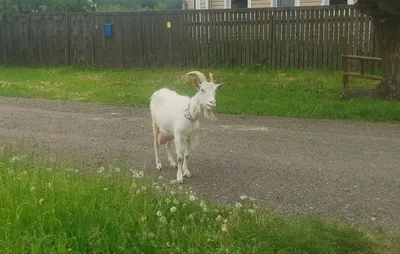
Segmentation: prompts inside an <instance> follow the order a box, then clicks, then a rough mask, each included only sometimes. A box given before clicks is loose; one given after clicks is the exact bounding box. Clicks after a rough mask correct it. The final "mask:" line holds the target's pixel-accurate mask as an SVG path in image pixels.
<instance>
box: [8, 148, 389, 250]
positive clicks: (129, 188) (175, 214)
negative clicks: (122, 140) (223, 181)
mask: <svg viewBox="0 0 400 254" xmlns="http://www.w3.org/2000/svg"><path fill="white" fill-rule="evenodd" d="M0 186H1V188H0V197H1V202H0V227H1V230H0V252H1V253H324V254H329V253H390V251H393V252H392V253H394V248H395V247H393V246H395V245H389V244H393V243H392V242H391V241H390V240H388V239H385V241H383V240H382V238H381V237H376V236H372V235H368V234H366V233H364V232H361V231H359V230H357V229H354V228H350V227H346V226H343V225H340V224H337V223H334V222H327V221H323V220H321V219H318V218H312V217H295V216H286V215H285V216H284V215H280V214H277V213H270V212H266V211H264V210H262V209H261V208H258V207H257V206H256V205H255V204H253V203H252V201H251V199H250V198H248V197H246V196H242V197H241V198H240V199H239V198H238V200H239V202H238V203H237V204H236V205H234V206H231V207H221V206H218V205H215V204H211V203H208V202H206V201H204V200H202V199H201V197H198V196H196V195H195V194H193V193H190V192H185V191H184V190H182V189H181V188H179V187H178V188H175V187H174V188H167V187H166V186H165V185H163V184H161V183H160V182H151V181H149V179H146V177H144V174H143V173H141V172H140V171H139V172H137V171H131V172H129V171H123V170H121V169H119V168H116V167H113V166H107V167H105V168H103V167H102V168H99V169H93V170H92V171H91V172H89V173H83V172H82V171H81V170H80V169H65V168H60V167H58V166H57V164H55V163H50V162H49V163H33V162H32V161H31V160H29V158H25V157H23V156H21V155H18V154H15V152H13V153H10V151H5V152H3V154H1V155H0Z"/></svg>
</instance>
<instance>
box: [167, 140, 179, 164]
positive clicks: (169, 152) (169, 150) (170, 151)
mask: <svg viewBox="0 0 400 254" xmlns="http://www.w3.org/2000/svg"><path fill="white" fill-rule="evenodd" d="M172 145H173V143H172V140H171V141H168V142H167V155H168V161H169V165H170V166H171V167H173V168H176V167H177V164H176V162H175V160H174V157H173V155H172V154H173V147H172Z"/></svg>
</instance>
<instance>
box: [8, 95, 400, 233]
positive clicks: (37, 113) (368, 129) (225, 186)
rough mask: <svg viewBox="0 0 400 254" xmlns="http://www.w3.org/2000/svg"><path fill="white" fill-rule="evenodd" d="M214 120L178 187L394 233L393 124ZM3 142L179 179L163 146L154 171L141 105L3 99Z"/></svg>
mask: <svg viewBox="0 0 400 254" xmlns="http://www.w3.org/2000/svg"><path fill="white" fill-rule="evenodd" d="M217 116H218V117H219V121H218V122H208V121H204V122H203V123H202V125H201V132H200V140H199V141H200V142H199V145H198V147H197V148H196V153H195V154H193V155H192V156H191V160H190V162H189V169H190V170H191V173H192V178H191V179H186V178H185V179H184V183H183V186H190V187H191V188H192V189H193V190H194V191H196V192H197V193H198V194H200V195H202V196H204V197H205V198H208V199H210V200H213V201H217V202H220V203H230V202H235V201H237V200H239V196H240V195H242V194H245V195H247V196H249V197H254V198H255V199H256V201H258V202H260V204H263V205H265V206H266V207H267V208H269V209H273V210H279V211H282V212H288V213H313V214H318V215H321V216H328V217H334V218H338V219H340V220H342V221H344V222H346V223H349V224H356V225H358V226H362V227H365V228H367V229H376V227H380V226H384V227H388V228H389V229H393V230H399V229H400V216H398V212H399V211H400V198H399V197H400V167H399V163H400V156H399V152H400V124H387V123H368V122H358V121H330V120H309V119H293V118H277V117H258V116H257V117H256V116H239V115H235V116H232V115H220V114H219V115H217ZM0 142H1V144H3V145H18V144H21V142H22V143H23V145H24V147H25V148H26V149H30V150H31V151H34V152H36V153H43V152H46V153H50V154H55V155H57V156H59V158H62V159H67V158H69V159H70V158H74V159H75V160H78V161H81V162H84V163H85V164H87V165H96V166H97V165H102V164H103V163H106V162H108V161H109V160H110V159H115V158H116V159H118V158H119V159H121V158H122V159H123V161H124V166H127V167H130V168H137V169H141V170H144V171H145V173H151V174H153V175H155V176H158V175H162V176H163V178H164V179H168V180H173V179H175V178H176V170H171V169H169V168H168V167H166V166H167V165H168V164H167V162H168V161H167V157H166V153H165V149H164V148H163V149H162V150H161V153H160V154H161V157H162V162H163V165H164V170H163V171H161V172H157V171H156V169H155V161H154V154H153V149H152V131H151V120H150V114H149V110H148V109H139V108H128V107H111V106H103V105H94V104H83V103H70V102H59V101H51V100H39V99H20V98H4V97H0ZM75 163H76V162H75Z"/></svg>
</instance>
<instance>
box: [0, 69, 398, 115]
mask: <svg viewBox="0 0 400 254" xmlns="http://www.w3.org/2000/svg"><path fill="white" fill-rule="evenodd" d="M187 71H189V70H93V69H74V68H69V67H68V68H67V67H66V68H0V77H1V78H0V96H15V97H33V98H46V99H56V100H68V101H79V102H91V103H100V104H108V105H120V106H138V107H148V99H149V97H150V96H151V94H152V93H153V92H154V91H155V90H156V89H159V88H161V87H168V88H171V89H175V90H176V91H178V92H180V93H183V94H185V95H194V93H195V91H194V89H193V87H192V86H191V85H190V84H188V83H185V82H183V81H182V79H181V77H182V75H183V74H184V73H186V72H187ZM202 71H204V73H208V70H202ZM212 72H213V74H214V75H215V77H216V79H217V81H218V82H225V83H227V87H226V88H225V89H224V90H222V91H220V92H219V93H218V95H217V100H218V106H217V109H216V111H217V112H219V113H229V114H251V115H267V116H288V117H307V118H326V119H357V120H369V121H399V120H400V104H399V103H396V102H388V101H378V100H367V99H357V100H343V99H342V78H341V75H340V73H339V72H333V71H312V70H244V69H218V70H212ZM350 83H351V86H352V87H372V86H375V85H376V82H374V81H369V80H365V79H357V78H350Z"/></svg>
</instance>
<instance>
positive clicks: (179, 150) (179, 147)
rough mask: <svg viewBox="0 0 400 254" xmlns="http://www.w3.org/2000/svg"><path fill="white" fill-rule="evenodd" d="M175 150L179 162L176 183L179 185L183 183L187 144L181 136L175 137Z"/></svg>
mask: <svg viewBox="0 0 400 254" xmlns="http://www.w3.org/2000/svg"><path fill="white" fill-rule="evenodd" d="M175 149H176V157H177V161H178V172H177V174H176V181H177V182H178V183H183V174H182V165H183V156H184V152H185V144H184V140H183V139H182V138H181V137H180V136H175Z"/></svg>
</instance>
